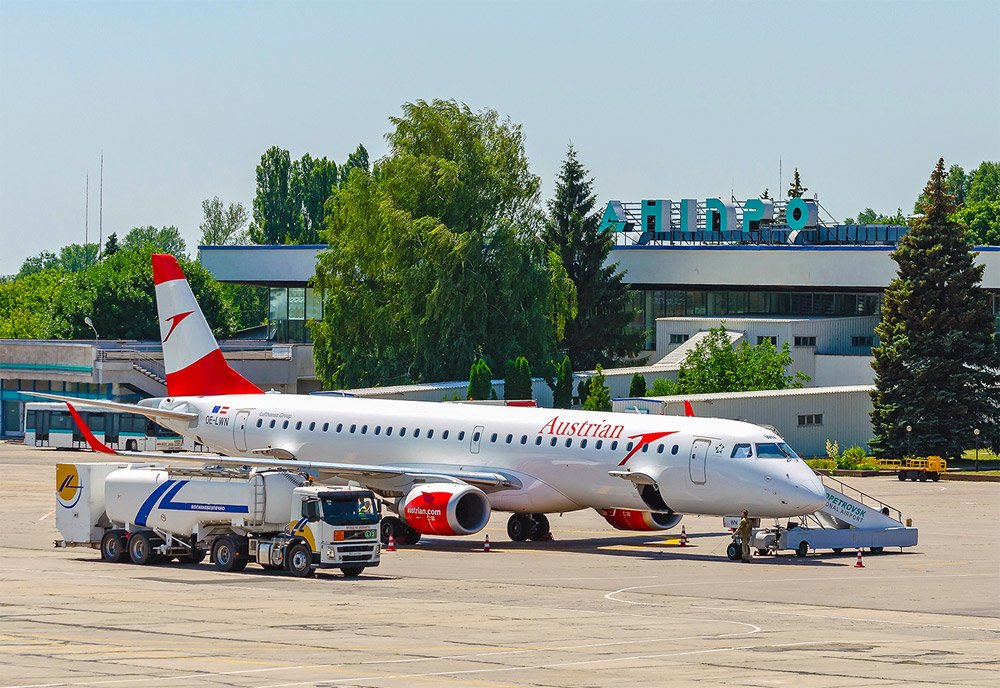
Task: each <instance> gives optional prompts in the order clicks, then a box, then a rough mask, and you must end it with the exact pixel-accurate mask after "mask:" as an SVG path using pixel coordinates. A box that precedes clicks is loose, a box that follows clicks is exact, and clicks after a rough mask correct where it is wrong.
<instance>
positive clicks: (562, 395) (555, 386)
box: [546, 355, 573, 409]
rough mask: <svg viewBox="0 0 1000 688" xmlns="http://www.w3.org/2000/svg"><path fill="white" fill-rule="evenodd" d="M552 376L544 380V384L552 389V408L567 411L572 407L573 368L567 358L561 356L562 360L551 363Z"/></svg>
mask: <svg viewBox="0 0 1000 688" xmlns="http://www.w3.org/2000/svg"><path fill="white" fill-rule="evenodd" d="M551 365H552V367H553V368H554V370H553V374H552V376H551V377H550V378H546V382H547V383H548V385H549V387H550V388H551V389H552V406H553V407H554V408H561V409H568V408H572V406H573V366H572V364H571V363H570V362H569V356H566V355H563V357H562V359H560V360H557V361H553V362H552V364H551Z"/></svg>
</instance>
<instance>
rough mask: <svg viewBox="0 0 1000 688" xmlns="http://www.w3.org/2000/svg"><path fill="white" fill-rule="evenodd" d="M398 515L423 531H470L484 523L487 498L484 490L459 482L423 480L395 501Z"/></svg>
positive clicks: (476, 530) (450, 532)
mask: <svg viewBox="0 0 1000 688" xmlns="http://www.w3.org/2000/svg"><path fill="white" fill-rule="evenodd" d="M399 515H400V517H402V519H403V521H404V522H405V523H406V525H408V526H409V527H411V528H413V529H414V530H416V531H417V532H419V533H422V534H424V535H471V534H472V533H478V532H479V531H480V530H482V529H483V528H485V527H486V523H487V522H488V521H489V520H490V502H489V500H488V499H487V498H486V493H484V492H483V491H482V490H480V489H479V488H477V487H473V486H471V485H464V484H462V483H423V484H420V485H416V486H414V488H413V489H412V490H410V491H409V493H408V494H407V495H406V496H405V497H403V499H402V500H401V501H400V503H399Z"/></svg>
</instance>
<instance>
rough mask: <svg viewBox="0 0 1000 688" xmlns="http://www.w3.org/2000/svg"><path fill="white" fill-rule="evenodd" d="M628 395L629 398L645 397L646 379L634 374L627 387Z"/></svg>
mask: <svg viewBox="0 0 1000 688" xmlns="http://www.w3.org/2000/svg"><path fill="white" fill-rule="evenodd" d="M628 395H629V396H630V397H644V396H646V378H645V376H644V375H642V374H641V373H636V374H635V375H633V376H632V382H631V383H630V384H629V386H628Z"/></svg>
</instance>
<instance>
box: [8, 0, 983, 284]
mask: <svg viewBox="0 0 1000 688" xmlns="http://www.w3.org/2000/svg"><path fill="white" fill-rule="evenodd" d="M418 98H423V99H428V100H429V99H432V98H455V99H457V100H459V101H463V102H467V103H469V104H470V105H471V106H472V107H473V108H476V109H478V108H483V107H490V108H493V109H496V110H497V111H499V112H500V113H502V114H505V115H509V116H510V117H511V119H512V120H514V121H515V122H518V123H521V124H522V125H523V126H524V131H525V134H526V137H527V152H528V156H529V159H530V161H531V165H532V169H533V171H534V172H535V173H536V174H538V175H540V176H541V177H542V180H543V193H544V194H545V195H546V196H548V195H549V194H550V193H551V190H552V187H553V179H554V175H555V173H556V171H557V169H558V166H559V164H560V162H561V160H562V158H563V156H564V154H565V150H566V146H567V143H568V142H569V141H572V142H573V144H574V145H575V146H576V147H577V149H578V151H579V154H580V156H581V159H582V160H583V162H584V163H585V164H586V165H587V166H588V167H589V168H590V170H591V172H592V173H593V175H594V177H595V189H596V191H597V193H598V196H599V200H600V201H601V202H602V203H603V202H605V201H607V200H610V199H619V200H640V199H643V198H673V199H680V198H682V197H685V198H705V197H708V196H715V195H727V194H728V193H729V192H730V190H731V189H732V190H733V191H734V192H735V194H736V196H737V197H748V196H752V195H756V194H758V193H760V192H761V191H762V190H763V189H764V188H765V187H769V188H770V190H771V193H772V195H773V194H774V192H775V191H776V188H777V186H778V161H779V158H780V159H781V160H782V161H783V167H784V184H783V186H784V187H787V184H788V179H789V177H790V174H791V170H792V168H793V167H796V166H797V167H798V168H799V169H800V170H801V172H802V175H803V180H804V182H805V184H806V186H807V187H809V189H810V193H812V192H814V191H815V192H817V193H818V194H819V197H820V202H821V203H822V204H823V206H824V207H825V208H826V209H827V210H829V211H830V212H831V213H833V214H834V216H836V217H838V218H842V217H844V216H846V215H855V214H856V213H857V211H858V210H860V209H862V208H864V207H866V206H871V207H873V208H875V209H877V210H881V211H890V210H895V208H896V207H897V206H899V207H902V208H903V209H904V211H908V210H910V209H911V207H912V203H913V200H914V198H915V196H916V194H917V193H918V191H919V190H920V188H922V186H923V183H924V182H925V181H926V179H927V177H928V175H929V173H930V170H931V168H932V167H933V165H934V163H935V161H936V160H937V158H938V157H939V156H942V155H943V156H944V157H945V159H946V162H947V163H949V164H951V163H955V162H957V163H959V164H961V165H963V166H965V167H970V166H973V165H976V164H978V163H979V162H980V161H981V160H984V159H992V160H997V159H1000V3H995V2H986V1H983V2H978V1H977V2H946V3H942V2H914V1H904V0H900V1H897V2H879V1H875V0H870V1H867V2H838V3H823V2H814V3H804V2H801V3H800V2H796V3H781V2H771V3H756V2H738V3H725V2H711V3H707V2H706V3H701V2H698V3H695V2H690V3H689V2H569V1H567V2H403V3H398V2H361V3H336V2H310V3H270V2H256V3H254V2H251V3H232V2H173V3H159V2H127V3H124V2H123V3H119V2H52V1H45V2H40V1H39V2H14V1H12V0H0V274H6V273H11V272H16V271H17V269H18V267H19V266H20V263H21V261H22V260H23V259H24V258H25V257H26V256H29V255H34V254H37V253H38V252H39V251H42V250H46V249H48V250H58V248H59V247H60V246H62V245H64V244H66V243H70V242H79V241H82V240H83V234H84V216H85V213H84V203H85V193H84V179H85V175H86V174H87V173H88V172H89V173H90V191H91V200H90V227H91V236H92V237H93V236H95V235H96V233H97V225H98V210H97V206H98V197H97V178H98V166H99V159H100V154H101V151H102V150H103V151H104V158H105V163H104V236H105V237H107V235H108V234H110V233H111V232H118V234H119V236H121V235H122V234H124V233H125V232H126V231H127V230H128V229H129V228H130V227H133V226H136V225H150V224H152V225H157V226H160V225H168V224H172V225H176V226H177V227H179V228H180V229H181V231H182V233H183V235H184V236H185V238H186V239H187V240H188V245H189V249H193V247H194V245H195V243H196V241H197V237H198V235H199V232H198V224H199V222H200V221H201V201H202V199H204V198H208V197H211V196H216V195H217V196H220V197H221V198H222V199H223V200H225V201H240V202H243V203H244V204H246V205H247V206H248V207H249V206H250V203H251V200H252V198H253V193H254V168H255V165H256V163H257V160H258V159H259V157H260V154H261V153H262V152H263V151H264V150H265V149H266V148H268V147H269V146H272V145H279V146H282V147H284V148H287V149H289V150H290V151H291V153H292V155H293V156H295V157H297V156H299V155H301V154H302V153H306V152H308V153H310V154H312V155H313V156H323V155H325V156H328V157H332V158H333V159H335V160H336V161H337V162H341V161H343V160H344V159H345V158H346V156H347V154H348V153H349V152H350V151H351V150H353V149H354V148H355V147H356V146H357V144H358V143H359V142H360V143H364V144H365V146H366V147H368V149H369V151H370V152H371V154H372V156H373V158H377V157H379V156H381V155H383V154H384V153H385V142H384V135H385V133H386V131H387V130H388V126H389V125H388V122H387V118H388V117H389V116H392V115H396V114H398V113H399V106H400V104H402V103H403V102H406V101H410V100H414V99H418Z"/></svg>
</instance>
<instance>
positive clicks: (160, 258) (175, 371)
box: [153, 253, 263, 397]
mask: <svg viewBox="0 0 1000 688" xmlns="http://www.w3.org/2000/svg"><path fill="white" fill-rule="evenodd" d="M153 284H154V285H155V286H156V310H157V313H158V314H159V318H160V341H162V342H163V365H164V367H165V368H166V371H167V394H169V395H170V396H172V397H187V396H202V395H210V394H262V393H263V391H262V390H261V389H260V388H259V387H257V385H255V384H253V383H252V382H250V381H249V380H247V379H246V378H245V377H243V376H242V375H240V374H239V373H237V372H236V371H235V370H233V369H232V368H230V367H229V363H227V362H226V359H225V357H223V355H222V351H220V350H219V344H218V343H217V342H216V341H215V337H214V336H213V335H212V329H211V328H210V327H209V326H208V321H206V320H205V316H204V315H203V314H202V312H201V307H200V306H199V305H198V302H197V301H196V300H195V298H194V292H192V291H191V285H189V284H188V281H187V278H186V277H185V276H184V271H183V270H181V266H180V264H179V263H178V262H177V259H176V258H174V257H173V256H172V255H169V254H164V253H154V254H153Z"/></svg>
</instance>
